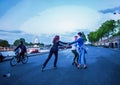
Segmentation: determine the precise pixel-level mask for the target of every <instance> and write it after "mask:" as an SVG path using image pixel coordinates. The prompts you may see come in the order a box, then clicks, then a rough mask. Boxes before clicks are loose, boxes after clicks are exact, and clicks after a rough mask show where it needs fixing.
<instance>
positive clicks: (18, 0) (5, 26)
mask: <svg viewBox="0 0 120 85" xmlns="http://www.w3.org/2000/svg"><path fill="white" fill-rule="evenodd" d="M115 7H120V3H119V0H111V1H110V0H91V1H90V0H0V39H5V40H8V41H9V43H10V44H12V43H13V42H14V41H15V40H16V39H19V38H21V37H22V38H25V40H26V41H27V42H34V40H35V39H36V38H37V39H38V42H40V43H46V44H49V43H51V41H52V38H53V37H54V36H55V35H60V37H61V41H65V42H68V41H71V40H72V38H73V36H74V35H76V34H77V33H78V32H79V31H82V32H84V33H85V34H86V35H87V34H88V33H89V32H91V31H94V30H96V29H98V28H99V26H100V25H101V24H102V23H103V22H104V21H106V20H109V19H115V20H117V19H120V16H119V15H114V14H113V13H102V12H100V11H101V10H106V9H112V8H115ZM115 11H116V10H115Z"/></svg>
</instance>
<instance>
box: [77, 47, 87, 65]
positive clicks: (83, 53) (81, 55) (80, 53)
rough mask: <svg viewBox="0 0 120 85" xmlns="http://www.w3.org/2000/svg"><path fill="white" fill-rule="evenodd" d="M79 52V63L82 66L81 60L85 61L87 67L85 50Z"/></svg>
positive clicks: (80, 49)
mask: <svg viewBox="0 0 120 85" xmlns="http://www.w3.org/2000/svg"><path fill="white" fill-rule="evenodd" d="M78 52H79V58H78V63H79V64H81V59H83V64H84V65H86V58H85V49H84V48H79V49H78Z"/></svg>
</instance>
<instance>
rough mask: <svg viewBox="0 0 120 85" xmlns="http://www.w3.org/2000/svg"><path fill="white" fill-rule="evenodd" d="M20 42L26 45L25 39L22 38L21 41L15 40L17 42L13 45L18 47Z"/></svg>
mask: <svg viewBox="0 0 120 85" xmlns="http://www.w3.org/2000/svg"><path fill="white" fill-rule="evenodd" d="M20 41H22V42H23V43H24V44H26V42H25V39H24V38H20V39H17V40H15V42H14V43H13V44H14V45H15V46H17V45H18V44H19V43H20Z"/></svg>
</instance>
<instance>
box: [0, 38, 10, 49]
mask: <svg viewBox="0 0 120 85" xmlns="http://www.w3.org/2000/svg"><path fill="white" fill-rule="evenodd" d="M0 46H2V47H9V46H10V45H9V43H8V41H7V40H2V39H0Z"/></svg>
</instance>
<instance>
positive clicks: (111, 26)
mask: <svg viewBox="0 0 120 85" xmlns="http://www.w3.org/2000/svg"><path fill="white" fill-rule="evenodd" d="M115 34H116V22H115V21H114V20H108V21H106V22H104V23H103V24H102V25H101V26H100V27H99V28H98V29H97V30H96V31H95V32H90V33H89V34H88V39H89V41H90V42H97V41H99V40H100V39H101V40H102V38H103V37H109V36H110V35H112V36H113V35H115Z"/></svg>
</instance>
